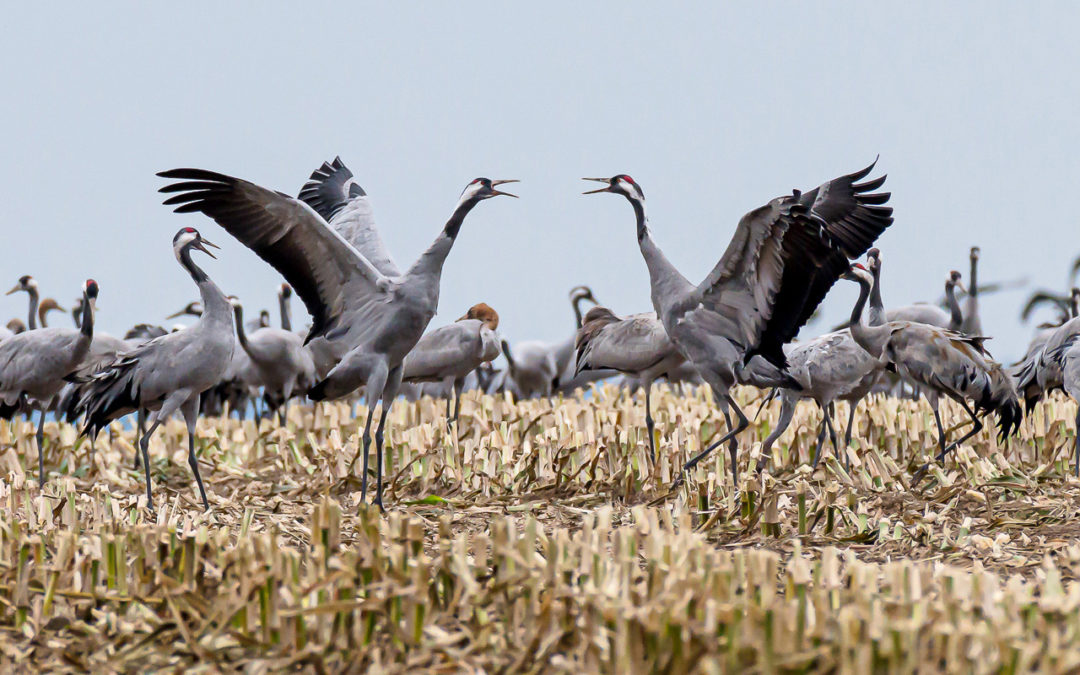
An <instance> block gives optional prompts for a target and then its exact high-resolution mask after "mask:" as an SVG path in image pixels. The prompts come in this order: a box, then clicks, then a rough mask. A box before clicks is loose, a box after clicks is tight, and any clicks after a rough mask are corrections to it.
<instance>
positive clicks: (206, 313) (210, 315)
mask: <svg viewBox="0 0 1080 675" xmlns="http://www.w3.org/2000/svg"><path fill="white" fill-rule="evenodd" d="M178 257H179V259H180V264H181V265H182V266H183V268H184V269H185V270H187V273H188V274H190V275H191V278H192V280H193V281H194V282H195V284H196V285H198V287H199V297H200V299H201V300H202V306H203V311H202V316H200V317H199V323H200V324H202V323H204V322H214V321H217V322H224V323H231V322H232V307H231V306H230V305H229V299H228V298H226V297H225V294H224V293H222V292H221V289H220V288H218V287H217V284H215V283H214V282H213V281H211V280H210V277H209V276H207V275H206V272H204V271H203V270H202V268H201V267H199V266H198V265H196V264H195V261H193V260H192V259H191V247H190V246H185V247H184V248H182V249H180V255H179V256H178ZM231 331H232V329H231V328H230V332H231Z"/></svg>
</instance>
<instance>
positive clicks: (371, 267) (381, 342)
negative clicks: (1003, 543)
mask: <svg viewBox="0 0 1080 675" xmlns="http://www.w3.org/2000/svg"><path fill="white" fill-rule="evenodd" d="M160 175H161V176H162V177H164V178H170V179H177V180H178V182H175V183H172V184H170V185H167V186H165V187H164V188H162V190H161V191H162V192H166V193H177V194H175V195H173V196H172V197H170V198H168V199H166V200H165V203H166V204H169V205H175V206H176V211H177V212H180V213H190V212H202V213H204V214H206V215H207V216H210V217H211V218H213V219H214V220H215V221H217V222H218V224H220V225H221V226H222V227H223V228H225V230H226V231H227V232H229V233H230V234H231V235H233V236H234V237H236V238H237V239H238V240H239V241H240V242H241V243H243V244H244V245H245V246H247V247H248V248H250V249H252V250H253V251H254V252H255V253H256V254H257V255H258V256H259V257H261V258H262V259H263V260H265V261H266V262H268V263H270V265H272V266H273V267H274V268H275V269H277V270H278V272H280V273H281V274H282V276H284V277H285V279H286V280H287V281H288V282H289V283H290V284H291V285H292V287H293V289H294V290H295V291H296V293H297V295H299V296H300V298H301V299H302V300H303V301H304V304H305V305H306V306H307V308H308V311H309V312H310V313H311V315H312V317H313V324H312V327H311V332H310V333H308V338H307V339H308V342H309V343H314V342H316V341H320V342H323V343H324V344H325V345H326V346H327V348H328V349H329V351H330V353H332V354H333V356H334V359H335V360H336V363H337V365H335V366H333V368H332V369H331V370H330V371H329V373H328V374H327V376H326V377H325V379H323V380H322V381H321V382H319V383H318V384H316V385H315V386H314V387H313V388H312V389H311V390H310V391H309V392H308V397H309V398H311V399H312V400H315V401H321V400H323V399H333V398H340V397H342V396H346V395H348V394H350V393H352V392H353V391H355V390H356V389H357V388H359V387H361V386H364V387H366V400H367V404H368V415H367V422H366V423H365V425H364V432H363V448H362V450H361V451H362V453H363V456H364V462H363V472H362V473H363V475H362V478H361V481H362V482H361V491H360V495H361V500H365V499H366V497H367V475H368V471H367V468H368V454H369V453H368V449H369V446H370V444H371V426H372V421H373V418H374V415H375V409H376V407H377V406H376V404H377V403H378V402H379V401H381V402H382V413H381V415H380V418H379V424H378V429H377V430H376V432H375V451H376V467H375V470H376V495H375V504H377V505H378V506H379V508H380V509H381V508H382V472H383V452H382V451H383V429H384V426H385V424H386V416H387V413H388V412H389V410H390V403H391V402H392V401H393V400H394V397H395V396H396V394H397V390H398V387H399V386H400V384H401V376H402V363H403V362H404V360H405V356H406V355H407V354H408V353H409V351H410V350H411V349H412V348H413V347H414V346H416V343H417V342H418V341H419V340H420V337H421V336H422V335H423V333H424V329H425V328H427V325H428V322H430V321H431V319H432V317H433V316H434V315H435V311H436V309H437V308H438V305H439V284H440V279H441V276H442V268H443V264H444V263H445V261H446V257H447V256H448V255H449V253H450V250H451V248H452V247H453V245H454V242H455V241H456V239H457V236H458V233H459V231H460V229H461V225H462V223H463V222H464V221H465V216H466V215H467V214H468V213H469V212H470V211H472V209H473V208H474V207H475V206H476V205H477V204H479V203H480V202H481V201H484V200H486V199H490V198H492V197H496V196H499V195H507V196H511V197H512V196H514V195H510V194H509V193H506V192H503V191H501V190H498V189H497V186H499V185H502V184H504V183H510V182H514V181H509V180H491V179H488V178H476V179H474V180H472V181H470V182H469V183H468V185H466V186H465V189H464V190H463V191H462V193H461V197H460V198H459V199H458V202H457V204H456V205H455V207H454V210H453V212H452V213H451V215H450V218H449V220H447V221H446V224H445V225H444V226H443V229H442V231H441V232H440V233H439V235H438V236H437V237H436V238H435V241H434V242H433V243H432V244H431V246H429V247H428V249H427V250H426V251H425V252H424V253H423V254H421V256H420V257H419V259H417V261H416V262H415V263H414V264H413V265H412V267H410V268H409V269H408V270H407V271H406V272H405V273H401V272H399V271H398V268H397V265H396V264H395V263H394V261H393V260H392V259H391V257H390V255H389V253H388V252H387V250H386V247H385V246H384V245H383V243H382V238H381V237H380V236H379V232H378V229H377V228H376V227H375V222H374V219H373V217H372V212H371V206H370V203H369V202H368V200H367V195H366V193H365V192H364V190H363V189H362V188H361V187H360V186H359V185H358V184H357V183H356V182H355V180H353V177H352V172H351V171H349V170H348V169H347V168H346V167H345V165H344V164H343V163H342V162H341V161H340V160H339V159H335V160H334V161H333V162H330V163H326V164H323V165H322V167H320V168H319V169H317V170H316V171H315V172H314V173H313V174H312V176H311V180H310V181H309V182H308V183H307V184H306V185H305V186H304V188H303V189H302V190H301V191H300V199H294V198H292V197H290V196H288V195H285V194H283V193H281V192H276V191H273V190H268V189H266V188H263V187H260V186H258V185H255V184H254V183H251V182H248V181H245V180H241V179H239V178H233V177H231V176H226V175H223V174H219V173H214V172H212V171H205V170H202V169H173V170H171V171H164V172H162V173H161V174H160Z"/></svg>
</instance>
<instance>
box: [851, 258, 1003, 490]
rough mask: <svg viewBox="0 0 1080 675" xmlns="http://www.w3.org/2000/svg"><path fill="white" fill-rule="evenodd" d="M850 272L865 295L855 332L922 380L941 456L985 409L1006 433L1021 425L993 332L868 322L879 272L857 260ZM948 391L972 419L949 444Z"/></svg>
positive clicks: (877, 262) (854, 315)
mask: <svg viewBox="0 0 1080 675" xmlns="http://www.w3.org/2000/svg"><path fill="white" fill-rule="evenodd" d="M870 264H871V266H876V267H877V268H878V270H880V267H881V258H880V257H876V258H871V259H870ZM844 278H846V279H850V280H852V281H856V282H857V283H858V284H859V287H860V288H859V299H858V300H857V301H856V303H855V307H854V308H853V309H852V312H851V335H852V337H853V338H855V341H856V342H857V343H858V344H859V346H860V347H862V348H863V349H865V350H866V351H867V352H869V354H870V355H871V356H872V357H874V358H875V359H879V360H880V361H881V363H882V365H886V364H889V365H891V366H892V367H893V368H895V369H896V371H897V372H898V373H899V374H900V375H901V376H902V377H904V378H906V379H907V380H908V381H910V382H913V383H915V384H917V385H919V387H920V389H921V391H922V394H923V396H924V397H926V400H927V402H928V403H929V404H930V407H931V409H932V410H933V411H934V422H935V423H936V424H937V428H938V445H939V447H940V450H941V454H939V455H938V458H937V460H938V461H939V462H941V461H944V459H945V456H946V455H947V454H948V453H949V451H950V450H952V449H953V448H955V447H957V446H958V445H960V444H961V443H963V442H964V441H966V440H967V439H969V438H971V437H972V436H974V435H975V434H977V433H978V432H979V431H980V430H981V429H982V427H983V424H982V421H981V420H980V419H979V417H978V416H977V413H978V412H980V411H985V412H995V413H997V415H998V430H999V432H1000V436H1001V438H1002V439H1004V438H1007V437H1008V436H1010V435H1011V434H1012V433H1013V432H1015V431H1016V429H1017V428H1018V427H1019V425H1020V421H1021V419H1022V417H1023V412H1022V411H1021V409H1020V402H1019V400H1018V399H1017V395H1016V389H1015V388H1014V386H1013V383H1012V380H1010V379H1009V376H1008V375H1007V374H1006V373H1005V371H1004V369H1002V367H1001V365H1000V364H999V363H997V362H996V361H994V360H993V359H991V358H990V355H989V354H988V353H987V352H986V350H985V349H984V348H983V342H985V341H986V339H987V338H985V337H979V336H967V335H963V334H961V333H957V332H954V331H950V330H945V329H942V328H939V327H937V326H931V325H929V324H923V323H916V322H913V321H890V322H886V323H884V324H882V325H880V326H868V325H866V324H864V323H862V321H861V319H862V312H863V307H864V305H865V304H866V299H867V297H868V296H869V295H870V290H871V287H872V285H873V283H874V275H873V274H872V273H871V272H869V271H867V270H866V268H864V267H863V266H862V265H858V264H856V265H853V266H852V267H851V269H850V272H848V273H847V274H845V275H844ZM942 396H946V397H948V398H951V399H952V400H954V401H956V402H957V403H959V404H960V406H961V407H962V408H963V409H964V412H966V413H967V414H968V417H969V418H970V419H971V423H972V424H971V429H969V430H968V432H967V433H966V434H964V435H963V436H961V437H960V438H958V439H957V440H955V441H953V442H952V443H951V444H948V445H946V440H947V439H946V435H945V429H944V427H943V426H942V424H941V414H940V412H939V402H940V399H941V397H942ZM968 400H971V401H972V402H973V403H974V411H973V410H972V408H971V407H969V406H968ZM929 466H930V463H929V462H927V463H926V464H925V465H923V467H922V468H921V469H919V470H918V471H917V472H916V473H915V476H914V477H913V484H917V483H918V482H919V480H920V479H921V478H922V476H923V474H925V472H926V470H927V469H928V468H929Z"/></svg>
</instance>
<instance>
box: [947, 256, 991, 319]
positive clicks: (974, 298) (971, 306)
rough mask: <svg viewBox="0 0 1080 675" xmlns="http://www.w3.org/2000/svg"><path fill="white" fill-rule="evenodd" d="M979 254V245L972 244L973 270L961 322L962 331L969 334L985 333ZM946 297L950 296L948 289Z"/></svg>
mask: <svg viewBox="0 0 1080 675" xmlns="http://www.w3.org/2000/svg"><path fill="white" fill-rule="evenodd" d="M979 255H980V251H979V247H978V246H972V247H971V251H970V253H969V255H968V258H969V260H970V261H971V271H970V274H969V275H968V287H967V298H965V299H964V310H963V322H962V323H961V324H960V332H961V333H967V334H968V335H982V334H983V332H982V318H981V317H980V316H979V290H980V289H979ZM946 298H948V292H947V291H946ZM953 301H955V298H953Z"/></svg>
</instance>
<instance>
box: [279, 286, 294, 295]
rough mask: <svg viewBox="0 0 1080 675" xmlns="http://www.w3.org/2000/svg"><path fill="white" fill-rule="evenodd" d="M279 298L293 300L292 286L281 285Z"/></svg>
mask: <svg viewBox="0 0 1080 675" xmlns="http://www.w3.org/2000/svg"><path fill="white" fill-rule="evenodd" d="M278 296H279V297H282V298H291V297H292V286H290V285H289V284H281V288H279V289H278Z"/></svg>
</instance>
